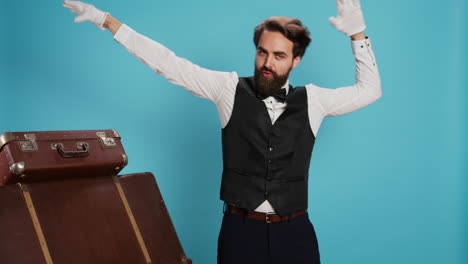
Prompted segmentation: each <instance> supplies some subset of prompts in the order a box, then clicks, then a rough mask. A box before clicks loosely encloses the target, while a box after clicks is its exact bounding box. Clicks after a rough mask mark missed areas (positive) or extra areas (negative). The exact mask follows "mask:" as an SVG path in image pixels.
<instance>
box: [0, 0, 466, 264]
mask: <svg viewBox="0 0 468 264" xmlns="http://www.w3.org/2000/svg"><path fill="white" fill-rule="evenodd" d="M361 2H362V5H363V11H364V15H365V19H366V22H367V26H368V29H367V30H366V34H367V35H368V36H370V37H371V39H372V42H373V46H374V51H375V54H376V57H377V62H378V64H379V69H380V73H381V78H382V86H383V97H382V98H381V99H380V100H379V101H377V102H376V103H374V104H372V105H370V106H369V107H366V108H364V109H362V110H359V111H358V112H355V113H352V114H349V115H345V116H340V117H335V118H328V119H325V120H324V122H323V124H322V127H321V129H320V132H319V134H318V135H317V141H316V145H315V149H314V154H313V157H312V162H311V169H310V186H309V192H310V197H309V207H310V208H309V211H310V215H311V219H312V222H313V223H314V225H315V228H316V231H317V234H318V238H319V244H320V250H321V255H322V261H323V263H334V264H335V263H360V264H375V263H379V264H387V263H388V264H395V263H399V264H410V263H411V264H413V263H424V264H436V263H437V264H439V263H451V264H462V263H467V262H468V255H467V253H466V252H467V246H468V241H467V237H468V228H467V224H466V223H467V221H468V215H467V212H468V209H467V205H468V195H467V184H468V181H467V173H468V168H467V166H466V164H467V151H466V149H467V141H466V133H467V132H468V131H467V121H468V120H467V116H468V115H467V114H468V112H467V109H466V98H467V96H468V94H467V91H466V88H467V84H468V81H467V79H466V70H467V67H468V65H467V62H466V61H467V59H468V55H467V52H466V47H467V44H468V43H467V40H468V39H467V28H466V25H468V21H467V13H466V11H467V10H468V9H467V8H468V7H467V3H466V1H463V0H450V1H438V2H436V1H429V2H428V1H423V0H414V1H404V0H394V1H367V0H362V1H361ZM91 3H92V4H94V5H96V6H97V7H98V8H100V9H102V10H105V11H108V12H110V13H111V14H112V15H114V16H115V17H116V18H117V19H119V20H121V21H122V22H124V23H126V24H128V25H130V26H131V27H133V28H134V29H135V30H137V31H139V32H140V33H142V34H144V35H147V36H148V37H150V38H153V39H155V40H157V41H159V42H161V43H163V44H164V45H166V46H167V47H169V48H170V49H172V50H173V51H174V52H176V53H177V54H178V55H179V56H182V57H185V58H187V59H189V60H191V61H193V62H195V63H197V64H199V65H201V66H203V67H206V68H210V69H215V70H221V71H237V72H238V73H239V74H240V75H243V76H245V75H251V74H252V73H253V65H254V55H255V49H254V46H253V43H252V33H253V28H254V27H255V26H256V25H257V24H258V23H259V22H260V21H262V20H263V19H265V18H267V17H269V16H273V15H286V16H294V17H297V18H299V19H301V20H302V21H303V22H304V23H305V24H306V25H307V26H308V27H309V29H310V32H311V35H312V37H313V42H312V44H311V46H310V47H309V50H308V52H307V53H306V55H305V57H304V58H303V60H302V62H301V64H300V65H299V67H298V68H297V69H296V70H294V71H293V73H292V75H291V82H292V83H293V84H295V85H304V84H307V83H310V82H312V83H315V84H317V85H319V86H322V87H331V88H333V87H339V86H345V85H351V84H353V83H354V60H353V56H352V53H351V47H350V40H349V39H348V38H347V37H346V36H344V35H343V34H342V33H340V32H338V31H336V30H335V29H334V28H333V27H332V26H331V25H330V24H329V22H328V17H329V16H335V15H336V7H335V3H334V1H333V0H327V1H288V2H285V1H278V0H271V1H267V2H265V1H258V2H252V1H247V0H238V1H229V2H224V1H214V0H205V1H188V0H179V1H150V0H135V1H122V0H113V1H105V0H93V1H92V2H91ZM0 12H1V13H0V24H1V26H0V29H1V36H0V49H1V52H0V98H1V102H2V104H1V105H2V106H1V110H2V117H1V119H0V133H3V132H5V131H41V130H75V129H77V130H82V129H108V128H112V129H116V130H117V131H118V132H120V134H121V136H122V138H123V144H124V147H125V149H126V151H127V154H128V156H129V159H130V161H129V165H128V167H127V168H126V169H125V170H124V171H123V173H133V172H143V171H151V172H153V173H154V174H155V175H156V179H157V181H158V183H159V186H160V188H161V191H162V193H163V196H164V198H165V200H166V203H167V206H168V208H169V212H170V214H171V217H172V220H173V222H174V224H175V227H176V229H177V231H178V234H179V237H180V239H181V242H182V245H183V247H184V249H185V251H186V253H187V255H188V256H189V257H190V258H192V259H193V260H194V263H201V264H213V263H215V262H216V261H215V260H216V242H217V236H218V231H219V228H220V223H221V217H222V202H221V201H220V200H219V186H220V182H221V177H220V175H221V170H222V159H221V137H220V130H221V126H220V122H219V118H218V115H217V111H216V108H215V106H214V104H212V103H211V102H209V101H206V100H203V99H200V98H197V97H194V96H193V95H191V94H190V93H188V92H186V91H185V90H183V89H181V88H179V87H176V86H174V85H172V84H170V83H168V82H167V81H166V80H164V79H163V78H162V77H160V76H157V75H156V74H154V73H153V72H152V71H151V70H150V69H149V68H148V67H147V66H145V65H144V64H143V63H141V62H140V61H139V60H137V59H136V58H134V57H133V56H131V55H130V54H129V53H128V52H127V51H126V50H125V49H124V48H123V47H122V46H120V45H119V44H118V43H117V42H115V41H114V40H113V39H112V35H111V34H110V32H108V31H101V30H99V29H97V28H96V27H95V26H94V25H92V24H90V23H84V24H75V23H73V18H74V15H73V14H72V13H70V12H69V11H68V10H66V9H64V8H63V7H62V6H61V1H32V0H26V1H3V3H2V7H1V9H0Z"/></svg>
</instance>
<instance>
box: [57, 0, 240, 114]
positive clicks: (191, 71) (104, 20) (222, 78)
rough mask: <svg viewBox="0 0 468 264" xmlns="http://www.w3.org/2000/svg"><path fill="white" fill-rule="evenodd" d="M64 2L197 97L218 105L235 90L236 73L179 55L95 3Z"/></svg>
mask: <svg viewBox="0 0 468 264" xmlns="http://www.w3.org/2000/svg"><path fill="white" fill-rule="evenodd" d="M63 6H64V7H66V8H69V9H70V11H72V12H74V13H76V14H78V16H77V17H76V18H75V22H83V21H90V22H92V23H94V24H96V25H97V26H98V27H99V28H101V29H105V28H108V29H109V31H111V33H112V34H113V35H114V39H115V40H116V41H117V42H119V43H120V44H121V45H122V46H124V47H125V48H126V49H127V50H128V51H129V52H130V53H131V54H132V55H134V56H135V57H137V58H138V59H139V60H141V61H142V62H143V63H145V64H146V65H148V66H149V67H150V68H151V69H152V70H153V71H154V72H156V73H157V74H159V75H161V76H163V77H164V78H166V79H167V80H168V81H170V82H172V83H174V84H176V85H178V86H181V87H182V88H184V89H186V90H188V91H189V92H191V93H192V94H194V95H196V96H198V97H202V98H206V99H208V100H210V101H213V102H214V103H216V104H217V105H218V103H219V101H221V100H222V99H224V98H222V97H223V96H224V95H223V94H224V93H226V92H227V93H230V92H232V91H230V90H234V89H235V87H236V85H237V82H238V76H237V73H235V72H219V71H211V70H208V69H205V68H202V67H200V66H198V65H195V64H193V63H192V62H190V61H188V60H186V59H184V58H180V57H178V56H176V55H175V54H174V52H172V51H171V50H169V49H168V48H166V47H164V46H163V45H161V44H160V43H158V42H156V41H154V40H152V39H150V38H147V37H145V36H143V35H141V34H139V33H137V32H136V31H134V30H133V29H131V28H130V27H128V26H127V25H125V24H122V23H121V22H120V21H118V20H117V19H115V18H114V17H112V16H111V15H110V14H108V13H105V12H102V11H101V10H99V9H97V8H95V7H94V6H93V5H89V4H86V3H82V2H79V1H64V4H63ZM227 90H229V91H227ZM228 97H229V96H228ZM221 104H223V103H221ZM219 107H220V106H219V105H218V108H219ZM221 108H223V109H224V108H225V107H223V106H221ZM220 110H221V109H220ZM227 110H229V109H227ZM220 112H225V111H224V110H222V111H220Z"/></svg>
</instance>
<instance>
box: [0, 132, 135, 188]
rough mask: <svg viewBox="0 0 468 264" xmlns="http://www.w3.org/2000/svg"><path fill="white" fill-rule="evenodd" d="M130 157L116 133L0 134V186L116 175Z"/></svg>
mask: <svg viewBox="0 0 468 264" xmlns="http://www.w3.org/2000/svg"><path fill="white" fill-rule="evenodd" d="M127 161H128V160H127V155H126V154H125V151H124V150H123V147H122V144H121V142H120V136H119V134H118V133H117V132H116V131H115V130H80V131H42V132H6V133H3V134H2V135H0V186H1V185H4V184H5V183H6V182H10V183H13V182H18V180H19V179H20V178H22V181H23V182H26V181H40V180H46V179H53V178H55V177H58V178H64V177H74V176H80V175H81V176H83V175H116V174H118V173H119V172H120V170H122V168H123V167H124V166H125V165H126V164H127Z"/></svg>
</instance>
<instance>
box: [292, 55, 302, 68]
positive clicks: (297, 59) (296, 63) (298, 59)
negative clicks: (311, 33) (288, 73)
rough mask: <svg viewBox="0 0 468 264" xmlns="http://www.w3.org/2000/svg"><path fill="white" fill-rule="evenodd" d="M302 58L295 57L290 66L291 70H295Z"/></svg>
mask: <svg viewBox="0 0 468 264" xmlns="http://www.w3.org/2000/svg"><path fill="white" fill-rule="evenodd" d="M301 59H302V57H301V56H296V57H295V58H294V59H293V65H292V68H293V69H294V68H296V66H297V65H299V62H300V61H301Z"/></svg>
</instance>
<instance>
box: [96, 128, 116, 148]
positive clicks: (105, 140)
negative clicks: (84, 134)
mask: <svg viewBox="0 0 468 264" xmlns="http://www.w3.org/2000/svg"><path fill="white" fill-rule="evenodd" d="M96 135H97V136H98V137H99V140H100V141H101V144H102V146H103V147H105V148H113V147H116V146H117V143H115V139H114V138H109V137H106V132H97V133H96Z"/></svg>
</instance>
